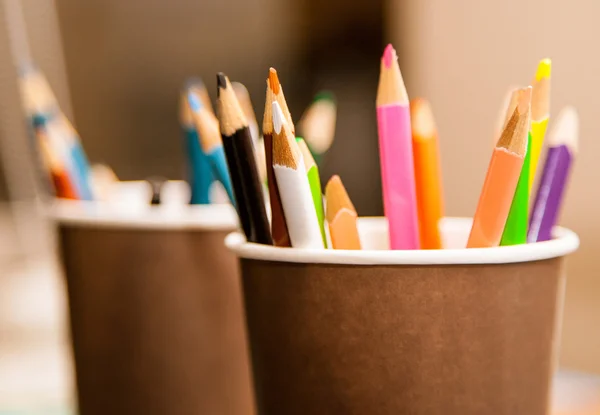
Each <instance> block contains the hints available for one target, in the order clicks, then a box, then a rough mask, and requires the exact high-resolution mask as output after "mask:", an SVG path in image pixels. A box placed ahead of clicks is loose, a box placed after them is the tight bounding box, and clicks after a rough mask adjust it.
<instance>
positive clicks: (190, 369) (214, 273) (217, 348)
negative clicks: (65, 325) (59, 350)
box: [52, 182, 254, 415]
mask: <svg viewBox="0 0 600 415" xmlns="http://www.w3.org/2000/svg"><path fill="white" fill-rule="evenodd" d="M144 186H146V184H145V183H144V182H139V183H122V184H119V185H117V187H116V189H114V190H115V195H116V197H113V198H112V200H111V201H107V202H76V201H57V203H56V205H55V206H54V209H53V211H52V215H53V218H54V220H55V221H56V223H57V227H58V234H59V245H60V255H61V258H62V261H63V267H64V273H65V277H66V287H67V291H68V300H69V316H70V325H71V337H72V346H73V356H74V361H75V370H76V380H77V392H78V406H79V412H78V413H80V414H81V415H108V414H111V415H132V414H143V415H159V414H160V415H164V414H170V415H189V414H206V415H209V414H215V415H217V414H223V415H225V414H235V415H237V414H241V415H251V414H254V405H253V395H252V389H251V375H250V369H249V363H248V352H247V343H246V336H245V328H244V319H243V312H242V304H241V289H240V285H239V275H238V270H237V264H236V260H235V256H234V255H233V254H232V253H231V252H229V251H228V250H227V249H226V248H225V245H224V243H223V240H224V238H225V236H226V235H227V234H228V233H229V232H231V231H233V230H234V229H236V226H237V218H236V214H235V211H234V209H233V207H231V206H229V205H205V206H200V205H195V206H189V205H186V204H185V203H186V202H185V200H189V199H186V197H185V195H183V196H182V195H181V192H180V191H179V190H178V188H179V187H180V186H179V185H177V184H173V183H170V184H169V185H168V186H167V187H171V189H170V190H169V189H167V194H166V195H164V196H165V197H164V198H163V199H166V200H164V202H165V203H164V204H162V205H158V206H150V205H149V200H150V193H149V189H148V188H146V187H144ZM173 190H174V192H175V194H176V195H175V196H170V195H169V192H172V191H173ZM178 195H179V196H182V197H180V198H179V202H176V201H175V202H173V199H177V197H179V196H178Z"/></svg>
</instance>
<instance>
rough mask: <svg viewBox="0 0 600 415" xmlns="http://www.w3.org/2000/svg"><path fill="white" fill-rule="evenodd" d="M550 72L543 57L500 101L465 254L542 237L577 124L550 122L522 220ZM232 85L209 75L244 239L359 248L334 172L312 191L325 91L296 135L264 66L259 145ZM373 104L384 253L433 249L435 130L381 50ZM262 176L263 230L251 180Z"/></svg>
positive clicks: (391, 53) (326, 124)
mask: <svg viewBox="0 0 600 415" xmlns="http://www.w3.org/2000/svg"><path fill="white" fill-rule="evenodd" d="M550 69H551V63H550V60H548V59H544V60H543V61H541V62H540V65H539V67H538V70H537V72H536V75H535V77H534V81H533V87H531V86H530V87H526V88H513V89H511V91H510V93H509V95H508V96H507V99H506V103H505V104H504V105H503V110H502V118H501V120H500V122H499V126H498V128H497V129H498V132H497V133H496V134H497V137H499V138H497V139H495V140H494V141H495V142H494V150H493V153H492V158H491V160H490V164H489V167H488V172H487V175H486V178H485V181H484V185H483V190H482V192H481V195H480V198H479V203H478V206H477V209H476V211H475V215H474V218H473V225H472V229H471V232H470V235H469V238H468V242H467V247H468V248H485V247H494V246H499V245H515V244H523V243H527V242H537V241H543V240H547V239H549V238H550V237H551V230H552V227H553V226H554V225H555V224H556V221H557V216H558V211H559V206H560V204H561V200H562V197H563V193H564V189H565V187H566V181H567V178H568V173H569V170H570V167H571V164H572V159H573V157H574V156H575V153H576V150H577V137H576V134H577V117H576V113H575V111H574V110H573V109H567V110H565V111H564V112H563V114H562V115H561V116H560V117H559V120H558V121H557V126H556V128H555V129H554V130H553V133H552V134H551V139H550V150H549V153H548V157H547V160H546V163H545V165H544V168H543V174H542V178H541V180H540V188H539V190H538V192H537V195H536V197H535V203H534V207H533V211H532V212H531V219H529V217H530V215H529V213H530V212H529V202H530V198H531V197H530V195H531V186H532V183H533V181H534V177H535V173H536V170H537V163H538V159H539V158H540V153H541V149H542V143H543V140H544V135H545V131H546V126H547V124H548V119H549V115H548V114H549V97H550ZM233 85H235V83H233V84H232V83H230V82H229V80H228V79H227V77H226V76H225V75H223V74H219V76H218V90H219V105H218V107H219V122H220V125H221V136H222V139H223V143H224V145H225V155H226V159H227V165H228V167H229V171H230V173H231V176H232V181H233V188H234V193H235V198H236V200H237V201H238V206H237V209H238V213H239V216H240V220H241V223H242V227H243V229H244V232H245V234H246V237H247V239H248V241H250V242H257V243H263V244H274V245H275V246H278V247H293V248H301V249H324V248H333V249H361V240H360V235H359V232H358V227H357V218H358V215H357V212H356V209H355V208H354V205H353V203H352V201H351V199H350V197H349V195H348V192H347V191H346V188H345V187H344V185H343V184H342V181H341V179H340V177H339V176H333V177H332V178H331V179H330V180H329V181H328V182H327V185H326V186H325V195H323V193H322V188H321V179H320V177H319V168H318V163H319V161H320V159H321V157H322V155H323V154H324V153H325V152H326V151H327V150H328V149H329V147H330V145H331V142H332V140H333V135H334V133H333V132H334V130H335V113H336V104H335V101H334V100H333V98H332V95H330V94H328V95H323V94H322V95H320V96H319V98H318V99H316V100H315V102H314V103H313V104H311V106H310V107H309V108H308V109H307V110H306V111H305V113H304V115H303V116H302V118H301V120H300V123H299V126H300V131H301V132H302V135H303V136H304V138H301V137H294V136H295V127H294V123H293V121H292V116H291V114H290V111H289V109H288V105H287V103H286V99H285V97H284V94H283V87H282V85H281V83H280V80H279V76H278V74H277V71H275V69H273V68H271V69H270V70H269V75H268V78H267V93H266V102H265V111H264V117H263V128H262V139H261V138H257V136H258V133H257V132H256V131H255V130H256V129H255V128H254V127H253V125H254V124H255V121H254V120H255V117H254V113H253V112H252V111H251V110H248V109H247V108H248V107H250V108H251V105H249V104H248V103H249V102H250V99H249V94H248V91H247V90H246V89H245V88H243V87H241V86H239V85H237V87H233ZM233 90H235V93H234V92H233ZM241 101H246V103H245V104H242V102H241ZM242 108H244V109H243V110H242ZM376 108H377V121H378V132H379V151H380V160H381V179H382V191H383V202H384V210H385V216H386V217H387V220H388V229H389V240H390V249H402V250H405V249H442V248H443V243H442V235H441V231H440V222H441V220H442V218H443V217H444V195H443V184H442V169H441V161H440V158H441V157H440V149H439V142H438V131H437V128H436V123H435V120H434V116H433V111H432V108H431V105H430V104H429V102H427V101H426V100H425V99H422V98H418V99H414V100H412V101H409V97H408V93H407V91H406V87H405V85H404V81H403V79H402V74H401V72H400V67H399V65H398V58H397V55H396V51H395V50H394V48H393V47H392V46H391V45H388V46H387V47H386V48H385V51H384V53H383V57H382V59H381V69H380V78H379V86H378V90H377V103H376ZM257 143H261V144H262V145H263V146H264V158H262V157H260V156H258V154H262V152H258V153H257V152H256V145H257ZM253 146H254V147H253ZM253 148H254V151H253ZM257 163H258V166H257ZM263 163H264V165H261V164H263ZM263 169H264V171H265V172H266V177H267V183H268V199H269V202H270V203H269V204H268V206H267V209H269V210H270V219H271V220H270V223H269V221H268V219H267V217H268V216H269V215H267V213H266V212H265V205H264V201H263V200H262V189H261V188H260V179H259V177H260V174H259V173H258V172H259V171H261V170H263Z"/></svg>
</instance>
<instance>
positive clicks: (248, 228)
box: [217, 73, 273, 245]
mask: <svg viewBox="0 0 600 415" xmlns="http://www.w3.org/2000/svg"><path fill="white" fill-rule="evenodd" d="M217 91H218V99H217V113H218V118H219V126H220V129H221V137H222V140H223V148H224V149H225V156H226V158H227V165H228V166H229V174H230V176H231V182H232V185H233V191H234V194H235V199H236V206H237V211H238V215H239V217H240V222H241V225H242V228H243V230H244V233H245V235H246V239H247V240H248V242H257V243H261V244H266V245H272V244H273V239H272V238H271V232H270V229H269V220H268V218H267V212H266V211H265V202H264V198H263V192H262V187H261V184H260V179H259V177H258V171H257V169H256V160H255V158H254V150H253V148H252V137H251V136H250V129H249V128H248V122H247V121H246V117H245V116H244V113H243V111H242V109H241V107H240V104H239V102H238V100H237V98H236V96H235V93H234V92H233V88H232V87H231V83H230V82H229V79H228V78H227V76H225V74H223V73H219V74H217Z"/></svg>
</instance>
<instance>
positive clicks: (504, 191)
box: [467, 87, 531, 248]
mask: <svg viewBox="0 0 600 415" xmlns="http://www.w3.org/2000/svg"><path fill="white" fill-rule="evenodd" d="M517 102H518V104H517V107H516V108H515V110H514V112H513V114H512V116H511V117H510V119H509V120H508V122H507V123H506V125H505V127H504V131H503V132H502V135H501V136H500V139H499V140H498V144H497V145H496V148H495V149H494V152H493V154H492V160H491V161H490V165H489V167H488V171H487V175H486V177H485V182H484V183H483V190H482V191H481V195H480V196H479V203H478V205H477V210H476V211H475V216H474V218H473V227H472V228H471V234H470V235H469V241H468V242H467V248H486V247H493V246H498V245H499V244H500V239H501V238H502V232H503V231H504V225H505V224H506V218H507V217H508V212H509V210H510V205H511V203H512V199H513V196H514V194H515V189H516V188H517V183H518V181H519V176H520V175H521V168H522V167H523V160H524V158H525V153H526V151H527V134H528V132H529V123H530V120H531V87H527V88H524V89H521V90H520V91H519V99H518V101H517Z"/></svg>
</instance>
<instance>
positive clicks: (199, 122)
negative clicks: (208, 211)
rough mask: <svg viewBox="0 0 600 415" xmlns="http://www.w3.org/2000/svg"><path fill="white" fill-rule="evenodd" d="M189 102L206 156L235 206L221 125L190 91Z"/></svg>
mask: <svg viewBox="0 0 600 415" xmlns="http://www.w3.org/2000/svg"><path fill="white" fill-rule="evenodd" d="M188 102H189V104H190V109H191V110H192V118H193V120H194V124H195V126H196V130H197V131H198V136H199V137H200V144H201V145H202V150H204V154H206V157H208V160H209V162H210V167H211V169H212V172H213V174H214V176H215V178H216V179H217V180H219V181H220V182H221V184H222V185H223V187H224V188H225V191H227V195H228V196H229V200H230V201H231V203H232V204H233V205H234V206H235V197H234V196H233V189H232V187H231V178H230V177H229V170H228V169H227V160H226V158H225V152H224V151H223V143H222V142H221V133H220V131H219V123H218V121H217V119H216V118H215V116H214V115H213V114H211V113H210V112H209V111H208V110H207V109H206V108H205V107H204V105H203V104H202V101H201V100H200V99H199V98H198V96H197V95H196V94H195V93H194V92H193V91H190V92H189V93H188Z"/></svg>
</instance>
